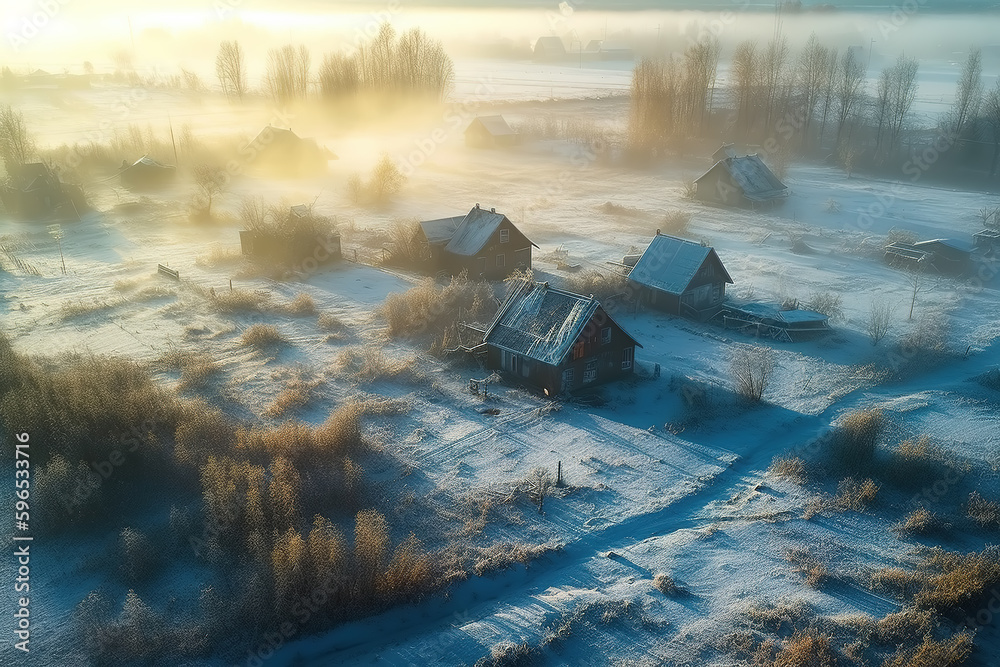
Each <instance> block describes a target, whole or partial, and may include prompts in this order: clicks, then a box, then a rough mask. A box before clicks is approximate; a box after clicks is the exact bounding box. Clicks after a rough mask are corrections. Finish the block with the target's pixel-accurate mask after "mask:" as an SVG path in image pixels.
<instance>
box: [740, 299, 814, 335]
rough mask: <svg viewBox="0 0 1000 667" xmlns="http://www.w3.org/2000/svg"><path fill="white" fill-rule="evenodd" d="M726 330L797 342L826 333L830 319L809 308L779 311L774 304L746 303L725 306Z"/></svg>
mask: <svg viewBox="0 0 1000 667" xmlns="http://www.w3.org/2000/svg"><path fill="white" fill-rule="evenodd" d="M723 323H724V324H725V327H726V328H727V329H737V330H739V331H741V332H742V333H744V334H746V335H748V336H753V337H754V338H772V339H774V340H777V341H781V342H783V343H800V342H803V341H806V340H812V339H814V338H819V337H821V336H825V335H826V334H828V333H830V331H831V329H830V318H829V317H827V316H826V315H824V314H823V313H817V312H815V311H812V310H781V309H780V308H779V307H778V306H777V305H772V304H766V303H747V304H744V305H742V306H732V307H727V308H726V310H725V312H724V314H723Z"/></svg>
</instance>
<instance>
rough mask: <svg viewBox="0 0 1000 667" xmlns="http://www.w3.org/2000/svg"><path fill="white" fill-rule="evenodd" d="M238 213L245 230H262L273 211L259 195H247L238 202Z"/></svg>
mask: <svg viewBox="0 0 1000 667" xmlns="http://www.w3.org/2000/svg"><path fill="white" fill-rule="evenodd" d="M238 213H239V216H240V220H242V221H243V224H244V225H245V226H246V228H247V229H263V228H265V227H266V226H267V223H268V219H269V218H270V217H271V214H272V213H273V210H272V208H271V206H269V205H268V203H267V201H266V200H265V199H264V197H262V196H261V195H248V196H246V197H244V198H243V199H242V200H240V205H239V210H238Z"/></svg>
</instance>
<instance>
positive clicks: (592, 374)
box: [583, 359, 597, 383]
mask: <svg viewBox="0 0 1000 667" xmlns="http://www.w3.org/2000/svg"><path fill="white" fill-rule="evenodd" d="M596 379H597V359H592V360H590V361H588V362H587V366H586V368H584V369H583V381H584V383H587V382H593V381H594V380H596Z"/></svg>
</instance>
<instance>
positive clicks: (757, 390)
mask: <svg viewBox="0 0 1000 667" xmlns="http://www.w3.org/2000/svg"><path fill="white" fill-rule="evenodd" d="M729 369H730V372H731V373H732V376H733V386H734V389H735V391H736V395H737V396H740V397H742V398H744V399H746V400H748V401H752V402H754V403H759V402H760V400H761V399H762V398H763V397H764V392H765V391H766V390H767V384H768V382H769V381H770V379H771V375H772V374H773V373H774V352H773V351H772V350H771V348H769V347H765V346H763V345H737V346H736V348H735V349H734V350H733V353H732V357H731V358H730V361H729Z"/></svg>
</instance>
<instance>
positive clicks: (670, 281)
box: [629, 234, 733, 295]
mask: <svg viewBox="0 0 1000 667" xmlns="http://www.w3.org/2000/svg"><path fill="white" fill-rule="evenodd" d="M710 257H714V259H715V260H716V261H717V262H718V263H719V266H720V267H721V268H722V274H723V276H724V277H725V280H726V282H727V283H732V282H733V279H732V278H731V277H730V276H729V273H728V272H727V271H726V267H725V266H724V265H723V264H722V260H721V259H719V256H718V254H716V252H715V248H712V247H711V246H703V245H701V244H700V243H695V242H694V241H688V240H686V239H680V238H677V237H676V236H667V235H665V234H657V235H656V236H655V237H653V240H652V241H650V243H649V246H648V247H647V248H646V251H645V252H643V253H642V257H640V258H639V261H638V262H637V263H636V265H635V267H634V268H633V269H632V273H630V274H629V279H630V280H631V281H633V282H635V283H638V284H640V285H645V286H646V287H651V288H653V289H657V290H661V291H663V292H666V293H668V294H677V295H680V294H683V293H684V291H685V290H687V288H688V285H690V284H691V281H692V280H694V277H695V275H696V274H697V273H698V269H700V268H701V267H702V265H703V264H704V263H705V260H707V259H709V258H710Z"/></svg>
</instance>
